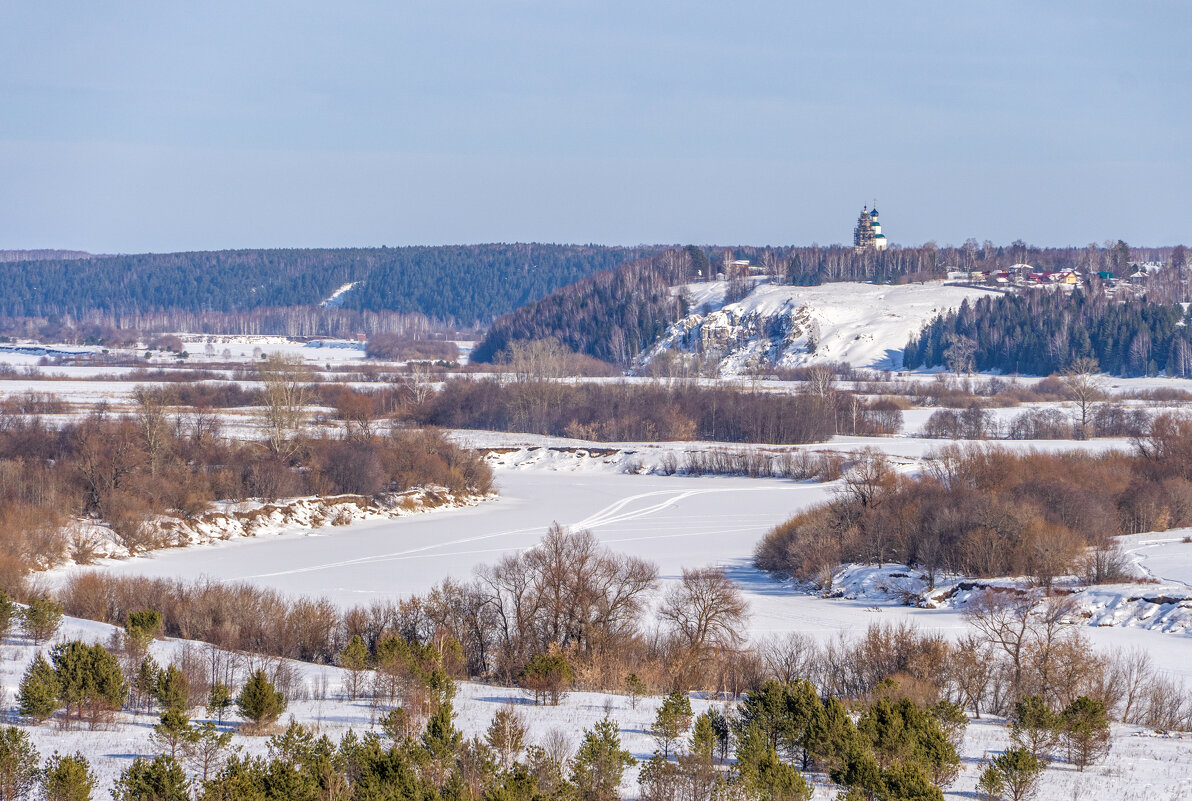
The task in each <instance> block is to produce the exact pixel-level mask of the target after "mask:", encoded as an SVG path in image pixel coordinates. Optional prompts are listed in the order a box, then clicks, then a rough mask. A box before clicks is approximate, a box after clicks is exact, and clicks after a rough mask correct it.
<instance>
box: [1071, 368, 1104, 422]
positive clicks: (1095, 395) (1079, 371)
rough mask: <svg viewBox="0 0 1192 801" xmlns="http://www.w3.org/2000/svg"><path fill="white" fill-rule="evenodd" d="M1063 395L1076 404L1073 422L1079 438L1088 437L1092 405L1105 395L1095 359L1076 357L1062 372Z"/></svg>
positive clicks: (1102, 379)
mask: <svg viewBox="0 0 1192 801" xmlns="http://www.w3.org/2000/svg"><path fill="white" fill-rule="evenodd" d="M1063 386H1064V395H1065V396H1066V397H1067V398H1068V400H1070V401H1072V402H1073V403H1074V404H1075V405H1076V415H1075V418H1076V419H1075V424H1076V429H1077V431H1078V432H1079V437H1080V439H1088V437H1089V423H1090V421H1091V419H1092V416H1093V411H1094V407H1095V405H1096V404H1097V402H1098V401H1100V400H1101V399H1102V398H1104V397H1105V391H1104V388H1105V379H1104V377H1103V376H1102V375H1101V367H1100V365H1098V364H1097V360H1096V359H1089V358H1085V359H1077V360H1076V361H1074V362H1072V365H1071V366H1070V367H1069V368H1068V369H1067V370H1066V371H1065V372H1064V377H1063Z"/></svg>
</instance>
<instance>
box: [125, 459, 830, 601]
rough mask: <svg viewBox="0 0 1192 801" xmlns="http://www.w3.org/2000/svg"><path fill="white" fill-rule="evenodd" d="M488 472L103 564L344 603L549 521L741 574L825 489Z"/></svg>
mask: <svg viewBox="0 0 1192 801" xmlns="http://www.w3.org/2000/svg"><path fill="white" fill-rule="evenodd" d="M497 477H498V482H499V486H500V492H501V495H500V497H499V498H498V499H497V500H494V501H489V502H486V503H483V504H480V505H479V506H475V507H470V508H466V509H457V510H446V511H438V512H432V513H429V514H423V515H412V516H410V517H405V518H399V519H395V520H381V521H366V522H362V523H356V524H353V525H351V526H347V527H330V526H329V527H325V528H319V529H314V530H301V529H300V530H297V531H291V532H289V533H286V534H281V535H269V536H262V537H258V538H249V539H237V540H231V541H228V542H220V543H216V544H212V545H203V546H197V547H194V548H187V549H184V550H182V549H179V550H166V551H158V552H156V553H154V554H151V555H150V556H148V557H145V558H137V559H130V560H127V561H122V562H111V563H108V565H107V569H108V570H110V571H112V572H114V573H123V574H130V575H131V574H135V575H149V576H186V577H197V576H202V575H206V576H211V577H217V578H220V579H224V580H250V581H252V582H254V583H258V584H263V585H266V586H269V587H274V588H276V589H278V590H282V591H285V592H289V593H295V594H306V595H318V596H325V597H327V598H330V599H332V600H333V601H335V602H337V603H341V604H345V605H350V604H357V603H361V602H367V601H369V600H371V599H373V598H379V597H400V596H407V595H410V594H411V593H418V592H423V591H425V590H427V589H429V588H430V587H431V586H433V585H434V584H437V583H438V582H439V581H440V580H441V579H443V578H444V577H447V576H452V577H455V578H467V577H468V576H470V575H471V574H472V571H473V569H474V568H475V566H476V565H478V564H481V563H485V562H492V561H494V560H496V559H497V558H498V557H499V556H500V555H501V554H502V553H506V552H509V551H516V550H520V549H524V548H528V547H530V546H532V545H534V544H535V543H537V542H538V541H539V540H540V539H541V537H542V535H543V534H544V533H545V531H546V529H547V528H548V527H549V526H550V525H551V523H553V522H558V523H561V524H563V525H565V526H569V527H572V528H587V529H590V530H591V531H593V533H595V534H596V535H597V536H598V537H599V538H600V539H601V540H602V541H603V542H604V543H606V544H607V545H608V546H609V547H610V548H613V549H615V550H618V551H624V552H627V553H632V554H634V555H636V556H640V557H643V558H645V559H650V560H652V561H654V562H656V563H657V564H658V565H659V567H660V568H661V572H662V575H663V576H664V577H670V576H676V575H678V574H679V572H680V570H681V568H683V567H699V566H702V565H706V564H709V563H717V564H723V565H724V566H725V567H726V568H728V569H729V570H731V571H733V572H734V573H738V574H739V573H740V572H741V571H742V569H743V568H744V566H746V565H747V563H748V561H749V556H750V554H751V553H752V551H753V547H754V545H755V544H756V543H757V541H758V540H759V539H760V538H761V536H762V535H763V534H764V533H765V532H766V531H767V530H768V529H769V528H770V527H772V526H774V525H775V524H777V523H779V522H781V521H783V520H785V519H787V518H788V517H790V515H791V514H792V512H794V511H795V510H797V509H799V508H802V507H805V506H807V505H809V504H811V503H814V502H816V501H819V500H821V499H823V498H825V497H826V496H827V494H828V492H829V490H828V488H827V487H825V486H824V485H819V484H800V483H795V482H791V481H778V480H762V479H747V478H707V477H704V478H679V477H662V476H636V475H624V474H618V473H609V472H599V473H562V472H559V473H556V472H551V471H546V470H501V471H499V472H498V476H497ZM742 578H744V576H742Z"/></svg>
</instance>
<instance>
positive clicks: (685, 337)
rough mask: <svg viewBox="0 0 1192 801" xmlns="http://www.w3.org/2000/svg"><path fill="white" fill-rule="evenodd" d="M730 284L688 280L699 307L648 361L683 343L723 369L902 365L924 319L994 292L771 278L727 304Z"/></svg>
mask: <svg viewBox="0 0 1192 801" xmlns="http://www.w3.org/2000/svg"><path fill="white" fill-rule="evenodd" d="M723 286H724V284H723V282H719V283H717V282H712V283H705V284H691V285H688V286H687V287H684V288H683V289H684V290H685V291H686V292H687V293H688V295H689V296H690V297H691V300H692V304H691V308H692V309H693V310H694V311H693V313H692V314H690V315H688V316H687V317H685V318H683V319H682V320H680V321H679V322H677V323H675V324H674V325H673V326H671V327H670V329H669V330H668V331H667V333H666V334H665V335H664V336H663V338H662V339H661V340H660V341H659V342H658V344H657V345H655V346H654V348H652V349H651V350H649V351H648V352H647V353H646V355H645V356H644V357H643V359H642V361H643V363H647V362H649V361H652V360H653V359H656V358H658V356H659V355H661V354H662V353H663V352H665V351H679V352H688V353H702V354H707V355H712V356H714V358H716V359H717V361H718V362H719V372H720V374H721V375H722V376H733V375H739V374H740V373H742V372H743V371H744V370H746V369H747V368H748V367H750V366H751V365H755V364H774V365H778V366H783V367H797V366H801V365H804V364H809V363H812V362H817V361H845V362H848V363H849V364H851V365H853V366H854V367H873V368H879V369H881V368H889V369H897V368H899V367H901V366H902V348H903V346H904V345H905V344H906V341H907V338H908V337H909V336H910V335H911V334H913V333H915V332H917V331H918V330H919V329H920V328H922V326H923V324H924V323H926V322H928V321H929V320H931V319H932V318H933V317H935V316H936V315H937V314H940V313H941V312H944V311H947V310H949V309H954V308H956V307H958V306H959V305H960V304H961V302H962V301H964V300H965V299H976V298H978V297H981V296H983V295H985V294H988V293H986V292H984V291H982V290H977V289H969V288H966V287H958V286H948V285H945V284H944V283H942V282H930V283H922V284H907V285H901V286H885V285H878V284H859V283H836V284H824V285H822V286H812V287H798V286H784V285H765V284H763V285H760V286H758V287H756V288H755V289H754V290H753V291H752V292H750V293H749V295H747V296H746V297H745V298H744V299H743V300H740V301H738V302H736V303H730V304H727V305H723V297H724V292H723V290H722V289H720V288H721V287H723ZM717 290H720V291H717Z"/></svg>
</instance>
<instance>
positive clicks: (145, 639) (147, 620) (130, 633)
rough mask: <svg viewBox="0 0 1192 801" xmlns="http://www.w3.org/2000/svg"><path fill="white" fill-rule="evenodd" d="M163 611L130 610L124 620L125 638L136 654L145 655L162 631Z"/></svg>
mask: <svg viewBox="0 0 1192 801" xmlns="http://www.w3.org/2000/svg"><path fill="white" fill-rule="evenodd" d="M161 626H162V620H161V613H160V612H158V611H156V610H153V609H146V610H144V611H141V612H129V614H128V619H127V620H126V621H125V622H124V638H125V642H126V643H127V644H128V646H129V649H130V650H131V651H132V652H133V653H134V654H136V655H143V654H144V653H145V652H146V651H148V650H149V644H150V643H152V642H153V640H154V639H155V638H156V637H157V635H158V634H160V633H161Z"/></svg>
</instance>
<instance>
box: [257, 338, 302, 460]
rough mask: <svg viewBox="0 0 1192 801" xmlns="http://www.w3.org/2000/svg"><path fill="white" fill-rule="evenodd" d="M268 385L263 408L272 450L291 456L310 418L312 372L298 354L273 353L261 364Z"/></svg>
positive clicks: (260, 373)
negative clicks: (308, 389)
mask: <svg viewBox="0 0 1192 801" xmlns="http://www.w3.org/2000/svg"><path fill="white" fill-rule="evenodd" d="M257 375H258V376H259V377H260V379H261V383H262V384H263V385H264V386H263V390H264V393H263V394H264V402H265V405H264V407H263V409H262V415H263V418H264V424H265V430H266V433H267V436H268V442H269V449H270V450H272V451H273V452H274V453H275V454H277V455H278V456H279V457H281V458H288V457H290V456H292V455H293V454H294V452H295V451H296V450H297V448H298V437H299V435H300V434H301V433H302V426H303V423H304V421H305V419H306V404H307V390H306V385H307V381H308V380H309V373H308V371H307V369H306V366H305V365H304V364H303V363H302V359H301V358H299V357H297V356H285V355H282V354H280V353H273V354H270V355H269V356H268V357H267V358H266V359H265V360H264V361H262V362H261V363H260V364H259V365H257Z"/></svg>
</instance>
